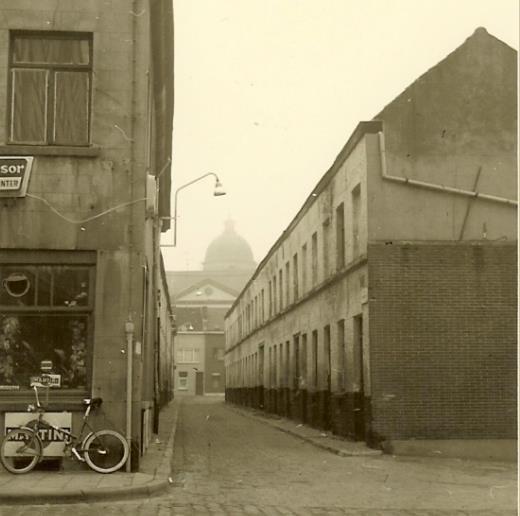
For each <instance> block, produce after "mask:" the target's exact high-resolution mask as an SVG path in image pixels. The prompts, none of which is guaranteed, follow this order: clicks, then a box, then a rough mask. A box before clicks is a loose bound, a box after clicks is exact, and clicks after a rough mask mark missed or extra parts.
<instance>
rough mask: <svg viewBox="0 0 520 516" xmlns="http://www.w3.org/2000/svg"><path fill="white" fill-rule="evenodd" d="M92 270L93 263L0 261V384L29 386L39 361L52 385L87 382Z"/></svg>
mask: <svg viewBox="0 0 520 516" xmlns="http://www.w3.org/2000/svg"><path fill="white" fill-rule="evenodd" d="M18 263H20V262H18ZM94 272H95V268H94V266H93V265H91V266H85V265H61V264H60V265H32V264H31V265H13V264H5V263H4V264H2V263H0V389H1V390H23V389H28V388H30V384H31V382H32V381H34V380H35V379H38V378H39V377H40V375H41V372H42V367H41V365H42V362H45V363H46V364H47V367H46V372H48V373H49V374H50V375H51V378H52V380H51V386H52V387H54V388H61V389H82V390H83V389H87V388H88V385H89V381H90V361H91V349H92V333H93V305H94V299H93V287H92V286H93V284H94Z"/></svg>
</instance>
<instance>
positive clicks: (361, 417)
mask: <svg viewBox="0 0 520 516" xmlns="http://www.w3.org/2000/svg"><path fill="white" fill-rule="evenodd" d="M354 360H355V368H356V370H357V371H356V372H357V375H358V385H359V391H358V392H356V393H355V394H354V396H355V397H354V432H355V438H356V440H358V441H364V440H365V385H364V384H365V382H364V377H363V362H364V360H363V316H362V315H358V316H357V317H354Z"/></svg>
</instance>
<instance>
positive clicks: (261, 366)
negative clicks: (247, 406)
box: [257, 345, 264, 408]
mask: <svg viewBox="0 0 520 516" xmlns="http://www.w3.org/2000/svg"><path fill="white" fill-rule="evenodd" d="M257 384H258V405H259V408H264V346H263V345H262V346H260V347H259V348H258V382H257Z"/></svg>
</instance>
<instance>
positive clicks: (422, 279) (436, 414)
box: [368, 243, 517, 439]
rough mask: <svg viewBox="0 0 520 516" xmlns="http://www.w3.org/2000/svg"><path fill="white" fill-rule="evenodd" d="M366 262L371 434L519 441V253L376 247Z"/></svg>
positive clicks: (507, 248) (486, 248)
mask: <svg viewBox="0 0 520 516" xmlns="http://www.w3.org/2000/svg"><path fill="white" fill-rule="evenodd" d="M368 256H369V314H370V321H369V326H370V362H371V379H372V411H373V421H372V431H373V432H374V434H375V435H376V436H377V437H379V438H381V439H407V438H426V439H428V438H430V439H449V438H453V439H462V438H483V439H485V438H514V437H516V418H517V416H516V389H517V387H516V377H517V376H516V374H517V373H516V364H517V342H516V341H517V339H516V336H517V328H516V320H517V303H516V300H517V297H516V296H517V292H516V285H517V275H516V274H517V273H516V264H517V253H516V245H512V244H504V243H501V244H491V243H489V244H487V243H486V244H482V243H481V244H478V245H477V244H448V243H446V244H395V243H394V244H389V245H384V244H381V245H379V244H373V245H370V247H369V251H368Z"/></svg>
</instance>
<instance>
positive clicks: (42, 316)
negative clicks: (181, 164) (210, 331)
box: [0, 0, 173, 466]
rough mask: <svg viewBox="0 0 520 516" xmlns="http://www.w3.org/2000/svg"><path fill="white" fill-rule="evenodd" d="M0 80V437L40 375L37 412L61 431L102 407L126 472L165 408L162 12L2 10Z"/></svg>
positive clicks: (147, 1) (168, 78)
mask: <svg viewBox="0 0 520 516" xmlns="http://www.w3.org/2000/svg"><path fill="white" fill-rule="evenodd" d="M133 9H135V12H134V11H133ZM0 83H1V84H2V87H1V88H0V105H1V106H2V112H3V114H4V116H2V118H1V120H0V165H1V167H0V407H1V409H0V425H1V427H2V432H3V430H4V414H5V413H6V412H10V411H24V410H25V409H26V406H27V403H28V402H30V401H31V402H32V401H33V400H34V394H33V392H32V391H31V389H30V383H31V381H32V379H34V378H39V377H40V376H41V374H42V370H41V369H42V368H41V364H42V362H44V363H45V364H46V370H47V372H48V370H49V369H50V371H51V375H52V376H51V378H52V382H53V383H52V385H53V387H52V388H51V392H50V401H51V405H52V407H53V409H55V410H57V411H60V412H62V411H63V412H66V413H68V414H70V417H71V421H72V430H73V431H74V432H76V431H77V430H78V425H80V424H81V418H82V414H83V405H82V400H83V398H86V397H92V396H100V397H102V398H103V405H102V411H101V412H100V414H99V415H96V416H95V417H100V418H102V417H104V416H103V415H102V413H104V414H105V415H107V414H109V417H110V420H111V422H112V424H113V425H114V426H115V427H116V428H117V429H118V430H120V431H121V432H123V433H126V436H127V438H128V439H129V440H131V441H132V445H133V446H132V452H133V455H132V463H133V464H134V466H135V464H136V462H138V458H139V455H140V454H142V453H144V451H145V449H146V447H147V445H148V443H149V441H150V437H151V435H152V433H153V431H154V430H155V429H154V421H155V422H156V421H157V416H158V410H159V407H160V405H161V403H163V402H164V401H165V400H166V399H169V398H171V396H172V392H171V387H172V382H171V373H172V363H171V360H172V358H173V357H172V351H171V349H172V348H171V346H172V321H171V308H170V305H169V295H168V293H167V284H166V281H165V275H164V270H163V267H162V261H161V256H160V251H159V236H160V232H161V230H162V229H167V227H166V224H165V225H161V224H160V218H159V217H168V216H169V214H170V158H171V136H172V116H173V13H172V5H171V2H169V1H167V0H142V1H137V2H105V1H101V0H92V1H90V2H65V3H60V2H57V3H56V2H55V3H49V2H42V3H40V2H18V1H17V0H5V1H3V2H2V3H1V6H0ZM31 168H32V170H30V169H31ZM4 172H5V173H4ZM11 172H12V173H11ZM29 172H31V174H30V176H29ZM127 346H128V347H127ZM159 362H160V364H161V365H159ZM127 414H129V417H128V416H127Z"/></svg>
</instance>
